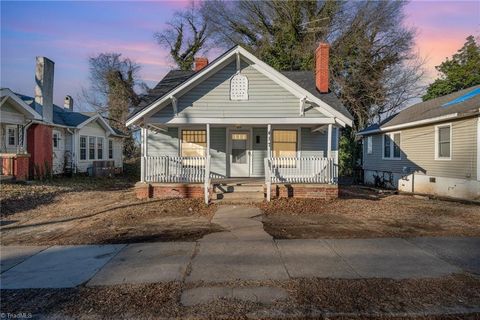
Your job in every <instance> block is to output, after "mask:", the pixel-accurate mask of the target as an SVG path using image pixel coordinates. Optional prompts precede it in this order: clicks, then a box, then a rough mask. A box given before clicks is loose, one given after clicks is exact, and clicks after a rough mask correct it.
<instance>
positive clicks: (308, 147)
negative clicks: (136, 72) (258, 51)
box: [127, 44, 352, 202]
mask: <svg viewBox="0 0 480 320" xmlns="http://www.w3.org/2000/svg"><path fill="white" fill-rule="evenodd" d="M328 55H329V46H328V45H327V44H321V45H320V46H319V47H318V49H317V51H316V72H313V71H288V72H280V71H278V70H275V69H274V68H272V67H270V66H268V65H267V64H266V63H264V62H262V61H261V60H260V59H258V58H257V57H255V56H254V55H253V54H251V53H249V52H248V51H247V50H245V49H243V48H242V47H240V46H237V47H234V48H232V49H231V50H229V51H227V52H225V53H224V54H223V55H221V56H220V57H219V58H217V59H216V60H215V61H213V62H212V63H210V64H208V63H207V62H206V59H205V58H202V59H201V60H196V70H195V71H193V70H192V71H180V70H174V71H171V72H170V73H168V74H167V75H166V76H165V78H164V79H162V80H161V81H160V82H159V83H158V85H157V86H156V87H155V88H154V89H153V90H152V91H151V92H150V95H149V97H147V100H148V101H147V102H146V103H145V104H144V106H143V108H141V109H140V110H138V111H137V112H136V113H134V114H133V115H131V116H130V118H129V119H128V121H127V125H136V126H140V127H141V128H142V176H141V181H142V182H143V185H144V186H145V188H147V189H148V188H149V187H153V188H154V190H153V191H152V192H151V191H142V196H145V194H148V195H150V194H153V196H162V197H173V196H191V195H194V196H198V195H199V194H200V195H201V194H202V190H203V192H204V193H205V200H206V201H207V202H208V199H209V197H210V198H211V197H212V196H213V197H217V199H218V198H220V197H226V196H227V194H228V193H230V192H235V191H236V190H237V189H238V191H239V190H240V187H239V186H238V185H239V184H240V182H239V181H243V183H245V184H247V183H248V181H250V184H252V189H254V188H253V185H255V184H257V185H258V181H264V182H265V185H266V193H267V198H270V195H271V194H270V193H271V192H275V193H276V194H277V195H278V196H281V195H282V194H288V195H289V196H297V197H301V196H304V197H328V195H327V196H325V190H326V189H329V190H330V189H331V190H334V191H332V195H333V193H336V194H338V189H337V188H336V183H337V148H338V137H339V129H340V128H343V127H345V126H347V125H351V123H352V116H351V115H350V114H349V112H348V111H347V110H346V109H345V107H344V106H343V105H342V103H341V102H340V101H339V100H338V99H337V97H336V96H335V94H334V93H333V92H331V91H330V90H329V86H328V82H329V77H328V73H329V71H328V70H329V68H328ZM199 62H200V63H199ZM238 179H240V180H238ZM229 181H232V183H235V185H232V186H230V187H231V188H227V187H228V186H227V187H225V188H224V187H222V185H223V186H225V184H226V183H229ZM235 181H236V182H235ZM175 182H177V183H178V182H180V183H183V184H187V185H188V184H192V183H199V184H201V183H203V184H204V185H203V186H202V185H199V186H197V187H195V186H192V187H191V188H197V189H195V190H193V189H192V190H190V189H188V187H185V186H181V187H178V186H173V187H171V188H170V189H169V187H168V184H169V183H175ZM139 187H140V186H139ZM202 188H203V189H202ZM272 188H277V189H272ZM278 188H280V189H281V190H280V191H279V189H278ZM157 189H158V190H161V191H157ZM220 189H222V190H223V189H225V190H224V191H223V192H224V193H225V194H222V195H219V194H217V195H213V194H210V193H209V191H212V190H213V191H216V190H220ZM227 189H228V190H227ZM244 189H245V188H244ZM255 190H256V191H257V192H258V194H260V197H263V187H262V186H261V185H260V187H259V188H258V190H257V189H255ZM272 190H273V191H272ZM275 190H276V191H275ZM145 192H146V193H145ZM239 192H240V191H239ZM237 196H238V197H248V196H249V195H248V194H247V193H244V194H241V195H237ZM332 197H333V196H332Z"/></svg>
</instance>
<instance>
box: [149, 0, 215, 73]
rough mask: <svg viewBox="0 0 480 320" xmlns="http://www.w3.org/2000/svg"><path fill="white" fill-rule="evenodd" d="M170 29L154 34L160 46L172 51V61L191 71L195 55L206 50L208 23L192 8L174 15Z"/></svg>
mask: <svg viewBox="0 0 480 320" xmlns="http://www.w3.org/2000/svg"><path fill="white" fill-rule="evenodd" d="M168 25H169V27H168V28H167V29H165V30H163V31H160V32H156V33H155V34H154V37H155V39H156V40H157V42H158V44H159V45H160V46H162V47H164V48H167V49H168V50H169V51H170V55H171V57H172V59H173V60H174V61H175V63H176V64H177V66H178V67H179V68H180V69H181V70H191V69H192V67H193V62H194V60H195V55H197V53H199V52H200V51H201V50H204V51H205V50H206V46H205V45H206V41H207V39H208V34H207V22H206V20H204V19H203V17H202V16H201V15H200V14H199V13H198V11H197V10H195V6H194V3H193V2H192V3H191V5H190V8H189V9H187V10H184V11H181V12H177V13H175V15H174V18H173V19H172V21H170V22H169V23H168Z"/></svg>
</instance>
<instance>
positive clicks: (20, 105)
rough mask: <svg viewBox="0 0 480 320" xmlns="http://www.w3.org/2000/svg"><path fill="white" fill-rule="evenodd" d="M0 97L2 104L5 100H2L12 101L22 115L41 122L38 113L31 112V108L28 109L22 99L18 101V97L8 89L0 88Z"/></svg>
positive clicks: (40, 116)
mask: <svg viewBox="0 0 480 320" xmlns="http://www.w3.org/2000/svg"><path fill="white" fill-rule="evenodd" d="M0 96H1V97H2V102H3V101H6V100H3V99H11V100H13V102H14V103H15V105H16V106H17V108H18V109H19V110H20V111H21V112H22V113H23V114H25V115H26V116H28V117H29V118H32V119H35V120H41V119H42V115H41V114H40V113H38V112H37V111H35V110H32V108H30V106H29V105H28V104H27V103H25V102H24V101H23V100H22V99H20V98H19V97H18V95H17V94H15V93H14V92H13V91H12V90H10V89H8V88H2V89H1V94H0Z"/></svg>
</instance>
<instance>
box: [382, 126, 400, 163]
mask: <svg viewBox="0 0 480 320" xmlns="http://www.w3.org/2000/svg"><path fill="white" fill-rule="evenodd" d="M383 159H387V160H388V159H396V160H398V159H401V149H400V132H391V133H385V134H384V135H383Z"/></svg>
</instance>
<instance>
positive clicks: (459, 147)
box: [363, 118, 478, 180]
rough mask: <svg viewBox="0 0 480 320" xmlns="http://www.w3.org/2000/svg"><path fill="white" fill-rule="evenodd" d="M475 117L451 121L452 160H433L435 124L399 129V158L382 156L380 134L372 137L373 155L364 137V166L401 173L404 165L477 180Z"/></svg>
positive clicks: (430, 174) (370, 168) (419, 169)
mask: <svg viewBox="0 0 480 320" xmlns="http://www.w3.org/2000/svg"><path fill="white" fill-rule="evenodd" d="M477 121H478V120H477V118H469V119H461V120H457V121H452V122H451V123H452V154H451V157H452V160H449V161H448V160H435V125H438V124H435V125H428V126H423V127H417V128H412V129H404V130H401V131H400V132H401V134H400V136H401V138H400V149H401V160H383V159H382V151H383V150H382V147H383V144H382V135H373V136H372V151H373V152H372V154H367V142H366V141H367V138H366V137H365V138H364V143H363V148H364V149H363V155H364V165H363V167H364V169H367V170H379V171H388V172H394V173H402V170H403V167H409V168H411V169H414V170H415V171H416V172H418V173H423V174H426V175H429V176H437V177H448V178H458V179H473V180H475V179H476V176H477V168H476V162H477Z"/></svg>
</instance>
